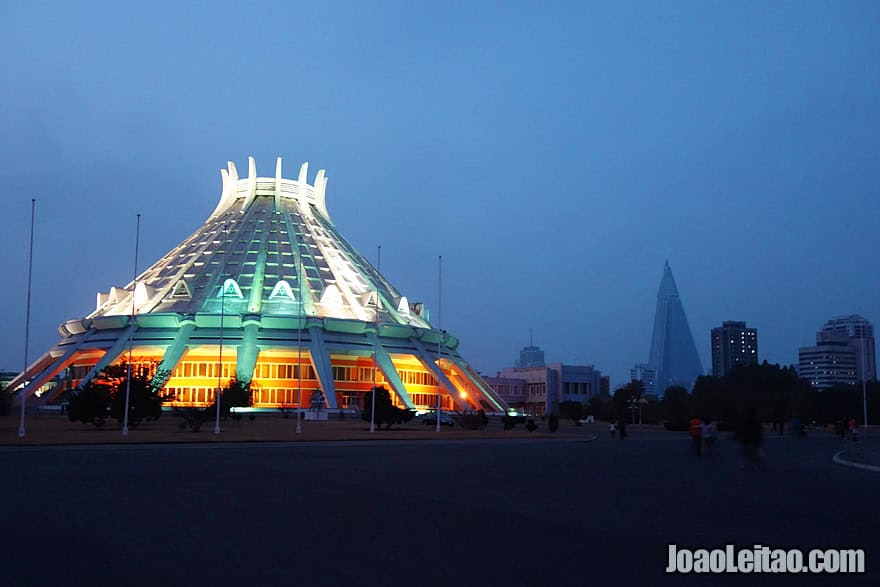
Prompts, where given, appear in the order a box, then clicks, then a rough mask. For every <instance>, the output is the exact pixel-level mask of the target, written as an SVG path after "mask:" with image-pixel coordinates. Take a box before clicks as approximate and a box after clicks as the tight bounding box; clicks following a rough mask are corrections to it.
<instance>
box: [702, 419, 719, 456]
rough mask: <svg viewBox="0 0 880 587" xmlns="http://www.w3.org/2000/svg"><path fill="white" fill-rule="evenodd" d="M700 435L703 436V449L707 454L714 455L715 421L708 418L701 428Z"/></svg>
mask: <svg viewBox="0 0 880 587" xmlns="http://www.w3.org/2000/svg"><path fill="white" fill-rule="evenodd" d="M700 436H702V438H703V451H704V452H705V453H706V455H707V456H712V448H713V447H714V446H715V438H716V434H715V422H713V421H712V420H710V419H709V418H706V421H705V422H704V423H703V427H702V428H701V429H700Z"/></svg>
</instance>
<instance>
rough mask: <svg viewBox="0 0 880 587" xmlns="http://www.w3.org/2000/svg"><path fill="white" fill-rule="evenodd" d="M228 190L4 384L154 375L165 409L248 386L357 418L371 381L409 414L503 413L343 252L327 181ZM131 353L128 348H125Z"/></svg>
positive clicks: (258, 398) (278, 180)
mask: <svg viewBox="0 0 880 587" xmlns="http://www.w3.org/2000/svg"><path fill="white" fill-rule="evenodd" d="M307 173H308V165H307V164H305V163H304V164H303V165H302V166H301V168H300V171H299V176H298V179H297V180H291V179H285V178H283V177H282V175H281V159H280V158H279V159H278V161H277V163H276V168H275V176H274V177H257V174H256V163H255V161H254V159H253V158H249V161H248V176H247V177H246V178H243V179H239V177H238V172H237V170H236V167H235V165H234V164H233V163H231V162H230V163H229V164H228V167H227V168H226V169H222V170H221V176H222V180H223V188H222V194H221V196H220V201H219V203H218V204H217V206H216V208H215V209H214V211H213V212H212V213H211V214H210V216H209V217H208V219H207V220H206V221H205V223H204V224H203V225H202V226H201V227H200V228H199V229H198V230H196V231H195V232H194V233H193V234H192V235H190V236H189V237H188V238H186V239H185V240H184V241H183V242H182V243H180V244H179V245H177V246H176V247H174V248H173V249H172V250H171V251H169V252H168V253H167V254H166V255H165V256H164V257H163V258H162V259H160V260H159V261H157V262H156V263H154V264H153V265H152V266H150V267H149V268H148V269H147V270H146V271H144V272H143V273H141V274H140V275H139V276H138V277H137V278H136V279H135V280H134V281H133V282H131V283H129V284H128V285H126V286H123V287H111V288H110V289H109V291H106V292H101V293H98V294H97V300H96V307H95V309H94V311H93V312H91V313H90V314H88V315H87V316H85V317H84V318H78V319H75V320H69V321H67V322H65V323H64V324H62V325H61V326H60V327H59V332H60V334H61V339H60V340H59V341H58V343H57V344H56V345H55V346H54V347H52V348H51V349H50V350H49V351H47V352H46V353H45V354H43V355H42V356H41V357H40V358H39V359H37V360H36V361H35V362H34V363H33V364H31V365H30V366H29V367H28V369H27V370H26V371H25V372H24V373H22V374H20V375H19V377H18V378H17V379H16V380H15V381H13V382H12V384H11V389H14V388H15V387H17V386H19V385H21V383H22V382H27V385H26V386H25V387H24V393H26V394H30V393H32V391H33V390H36V389H39V388H40V386H41V385H43V383H44V382H46V381H48V380H49V379H50V378H52V377H55V376H56V375H58V374H61V373H63V374H64V375H65V377H64V379H65V381H66V382H67V383H66V384H65V385H60V386H58V390H59V391H58V393H60V392H61V391H62V390H64V389H72V390H74V391H75V390H76V389H79V388H82V386H83V385H85V383H87V382H88V381H89V380H90V379H91V378H93V377H94V376H95V375H96V374H97V373H99V372H100V371H101V370H103V369H104V368H106V367H107V366H108V365H112V364H118V363H119V362H121V361H123V360H125V359H126V358H127V356H128V353H129V345H130V344H131V348H132V351H131V352H132V362H133V363H134V364H135V365H138V364H141V365H144V366H149V367H151V368H152V369H153V385H154V387H156V388H162V389H164V390H165V392H166V393H167V394H168V395H169V396H170V397H172V398H173V399H172V400H171V404H172V405H178V406H204V405H209V404H210V403H212V402H213V400H214V396H215V393H216V390H217V388H218V386H219V385H220V384H221V383H222V384H224V385H225V383H226V382H227V381H229V380H230V379H232V378H236V379H238V380H239V381H246V382H250V383H251V384H252V389H253V402H254V405H255V407H263V408H284V407H293V406H296V405H297V403H298V402H301V405H304V406H308V405H309V398H310V396H311V394H312V392H313V391H314V390H315V389H320V390H321V391H322V392H323V394H324V398H325V402H326V407H328V408H348V407H359V406H360V405H361V399H362V396H363V394H364V393H366V392H367V391H368V390H370V389H371V388H372V385H373V381H374V378H375V380H376V381H377V382H378V383H379V384H380V385H385V386H386V387H388V388H389V389H390V391H391V392H392V397H393V398H394V401H395V402H396V403H397V404H398V405H400V406H404V407H409V408H430V407H435V406H436V405H437V400H438V394H439V395H440V400H441V404H442V407H443V408H444V409H452V408H455V409H485V410H487V411H491V412H497V411H504V410H506V408H507V406H506V405H505V404H504V402H503V400H501V399H500V398H499V397H498V396H497V395H496V394H495V393H494V391H493V390H492V388H491V387H489V385H488V384H486V383H485V381H483V379H482V378H481V377H480V375H479V374H478V373H477V372H476V371H475V370H474V369H473V368H472V367H471V366H470V365H469V364H468V363H467V362H466V361H465V360H464V359H463V358H462V357H461V355H459V353H458V352H457V350H456V349H457V347H458V342H459V341H458V339H457V338H455V337H454V336H452V335H450V334H447V333H445V332H442V331H440V330H439V329H438V328H436V327H434V326H432V325H431V324H430V322H429V321H428V315H427V311H426V310H425V307H424V305H423V304H419V303H410V301H409V300H408V299H407V297H406V296H404V295H402V294H401V293H400V292H398V291H397V290H396V289H395V288H394V287H393V286H392V285H391V284H390V283H389V282H388V281H387V280H386V279H385V278H384V277H383V276H382V275H380V274H379V272H378V271H377V270H376V269H375V268H374V267H373V266H372V265H371V264H370V263H369V262H368V261H367V259H365V258H364V257H363V256H362V255H360V254H359V253H358V252H357V251H356V250H355V249H354V248H353V247H352V246H351V244H349V242H348V241H346V240H345V239H344V238H343V237H342V235H341V234H340V233H339V231H338V230H337V228H336V226H335V225H334V223H333V221H332V220H331V219H330V214H329V213H328V211H327V206H326V204H325V189H326V185H327V177H326V175H325V174H324V171H323V170H321V171H319V172H318V173H317V176H316V177H315V179H314V183H313V185H309V184H308V183H307ZM130 341H131V342H130Z"/></svg>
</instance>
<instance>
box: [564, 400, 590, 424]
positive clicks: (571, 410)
mask: <svg viewBox="0 0 880 587" xmlns="http://www.w3.org/2000/svg"><path fill="white" fill-rule="evenodd" d="M585 413H586V406H585V405H584V404H582V403H580V402H572V401H568V402H562V403H560V404H559V417H560V418H562V419H563V420H571V421H572V422H577V421H578V420H580V419H581V418H583V417H584V415H585Z"/></svg>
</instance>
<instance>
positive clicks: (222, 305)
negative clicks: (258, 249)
mask: <svg viewBox="0 0 880 587" xmlns="http://www.w3.org/2000/svg"><path fill="white" fill-rule="evenodd" d="M223 237H224V238H223V246H224V247H225V246H226V225H225V224H224V225H223ZM220 280H221V283H220V358H219V365H217V367H218V369H217V397H216V398H215V401H216V403H217V412H216V415H215V417H214V434H220V395H221V393H220V392H221V390H222V389H223V318H224V317H225V314H226V282H225V281H223V274H222V273H221V274H220Z"/></svg>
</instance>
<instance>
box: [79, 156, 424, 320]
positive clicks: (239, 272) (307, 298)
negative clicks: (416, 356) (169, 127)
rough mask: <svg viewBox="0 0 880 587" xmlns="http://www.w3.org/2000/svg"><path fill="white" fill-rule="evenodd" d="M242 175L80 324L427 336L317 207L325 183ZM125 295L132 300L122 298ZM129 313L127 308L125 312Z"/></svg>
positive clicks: (227, 181)
mask: <svg viewBox="0 0 880 587" xmlns="http://www.w3.org/2000/svg"><path fill="white" fill-rule="evenodd" d="M307 171H308V164H307V163H303V165H302V167H301V168H300V173H299V178H298V179H297V180H295V181H294V180H290V179H284V178H282V177H281V158H278V162H277V165H276V173H275V177H257V176H256V165H255V162H254V159H253V158H252V157H251V158H249V173H248V177H247V178H244V179H239V178H238V174H237V171H236V169H235V165H234V164H233V163H231V162H230V163H229V164H228V168H227V169H223V170H221V175H222V178H223V192H222V194H221V196H220V202H219V203H218V204H217V207H216V209H215V210H214V212H213V213H212V214H211V216H209V217H208V219H207V220H206V221H205V223H204V224H203V225H202V226H201V227H200V228H199V229H198V230H196V231H195V232H194V233H193V234H192V235H190V236H189V237H188V238H187V239H185V240H184V241H183V242H182V243H180V244H179V245H178V246H176V247H175V248H174V249H172V250H171V251H169V252H168V253H167V254H166V255H165V256H164V257H162V258H161V259H160V260H159V261H157V262H156V263H154V264H153V265H152V266H150V267H149V268H148V269H147V270H146V271H144V272H143V273H141V274H140V275H139V276H138V278H137V280H136V281H135V282H133V283H129V284H128V285H127V286H125V287H113V288H110V291H108V292H102V293H98V296H97V307H96V309H95V311H94V312H92V313H91V314H89V315H88V316H87V317H86V318H87V319H94V318H100V317H105V316H129V315H131V314H132V311H133V310H134V313H136V314H138V315H143V314H153V313H177V314H197V313H220V312H221V305H223V311H224V312H227V313H235V314H261V315H279V316H297V315H300V313H302V314H304V315H307V316H316V317H319V318H339V319H348V320H360V321H364V322H373V321H375V320H376V310H375V308H376V293H377V292H378V296H379V300H380V320H381V321H382V322H389V323H399V324H405V325H409V326H415V327H420V328H431V326H430V324H429V323H428V322H427V316H426V314H425V312H424V309H423V307H422V306H421V305H420V304H412V305H411V304H410V303H409V301H408V300H407V298H406V297H405V296H402V295H401V294H400V293H399V292H398V291H397V290H396V289H394V287H393V286H392V285H391V284H390V283H388V281H386V280H385V279H384V278H383V277H382V276H381V275H380V274H379V272H378V271H377V270H376V269H375V268H374V267H373V266H372V265H371V264H370V263H369V262H368V261H367V260H366V259H365V258H364V257H363V256H361V255H360V254H358V253H357V251H355V250H354V248H353V247H352V246H351V245H350V244H349V243H348V242H347V241H346V240H345V239H344V238H343V237H342V235H341V234H339V232H338V231H337V230H336V227H335V226H334V225H333V222H332V221H331V219H330V215H329V213H328V212H327V207H326V205H325V202H324V194H325V188H326V185H327V177H326V176H325V174H324V171H323V170H321V171H319V172H318V174H317V176H316V178H315V182H314V185H308V183H307V182H306V174H307ZM132 292H134V294H133V295H134V299H132ZM133 306H134V307H133Z"/></svg>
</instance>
